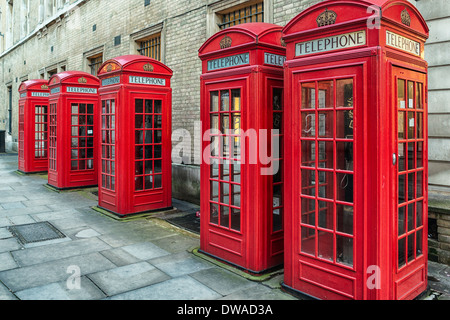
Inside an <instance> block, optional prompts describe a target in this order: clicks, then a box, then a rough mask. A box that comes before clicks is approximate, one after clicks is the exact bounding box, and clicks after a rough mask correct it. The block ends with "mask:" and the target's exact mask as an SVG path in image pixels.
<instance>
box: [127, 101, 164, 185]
mask: <svg viewBox="0 0 450 320" xmlns="http://www.w3.org/2000/svg"><path fill="white" fill-rule="evenodd" d="M133 101H134V108H135V118H134V150H135V157H134V168H135V170H134V172H135V174H134V190H135V191H136V192H140V191H149V190H155V189H162V188H163V177H162V161H163V159H162V157H163V155H162V152H163V143H162V136H163V130H164V128H163V103H164V100H163V99H160V98H159V99H158V98H149V97H136V98H134V99H133Z"/></svg>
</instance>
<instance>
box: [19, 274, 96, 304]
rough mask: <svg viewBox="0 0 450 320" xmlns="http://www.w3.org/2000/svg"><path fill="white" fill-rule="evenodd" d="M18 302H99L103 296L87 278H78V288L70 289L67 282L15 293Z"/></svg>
mask: <svg viewBox="0 0 450 320" xmlns="http://www.w3.org/2000/svg"><path fill="white" fill-rule="evenodd" d="M16 296H17V297H18V298H19V299H20V300H99V299H103V298H105V294H104V293H103V292H102V291H101V290H100V289H99V288H97V286H96V285H95V284H93V283H92V282H91V280H90V279H88V278H87V277H81V278H80V286H79V288H72V287H71V286H68V285H67V282H64V281H63V282H58V283H50V284H47V285H43V286H39V287H35V288H31V289H25V290H22V291H18V292H16Z"/></svg>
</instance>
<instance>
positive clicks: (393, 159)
mask: <svg viewBox="0 0 450 320" xmlns="http://www.w3.org/2000/svg"><path fill="white" fill-rule="evenodd" d="M396 164H397V155H396V154H395V153H393V154H392V165H394V166H395V165H396Z"/></svg>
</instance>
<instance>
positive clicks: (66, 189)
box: [44, 183, 97, 193]
mask: <svg viewBox="0 0 450 320" xmlns="http://www.w3.org/2000/svg"><path fill="white" fill-rule="evenodd" d="M44 186H45V187H46V188H47V189H50V190H52V191H54V192H58V193H59V192H63V191H76V190H84V189H89V188H96V187H97V185H96V184H95V185H90V186H80V187H73V188H58V187H55V186H52V185H51V184H48V183H47V184H45V185H44Z"/></svg>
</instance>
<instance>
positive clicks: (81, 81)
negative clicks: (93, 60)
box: [78, 77, 87, 83]
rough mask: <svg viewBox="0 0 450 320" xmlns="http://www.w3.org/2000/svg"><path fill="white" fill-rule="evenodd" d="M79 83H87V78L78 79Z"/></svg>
mask: <svg viewBox="0 0 450 320" xmlns="http://www.w3.org/2000/svg"><path fill="white" fill-rule="evenodd" d="M78 83H87V80H86V78H85V77H81V78H80V79H78Z"/></svg>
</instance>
